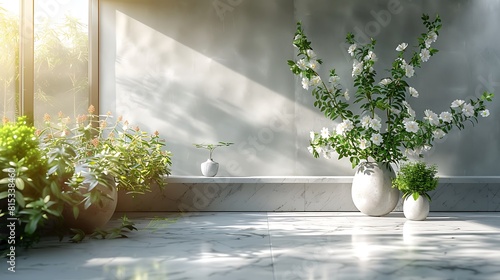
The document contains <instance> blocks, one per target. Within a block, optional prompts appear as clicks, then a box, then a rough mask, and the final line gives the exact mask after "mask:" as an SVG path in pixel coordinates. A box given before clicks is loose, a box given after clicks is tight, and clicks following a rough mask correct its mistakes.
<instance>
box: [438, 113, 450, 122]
mask: <svg viewBox="0 0 500 280" xmlns="http://www.w3.org/2000/svg"><path fill="white" fill-rule="evenodd" d="M452 117H453V115H452V114H451V113H450V112H442V113H441V114H439V118H440V119H441V120H442V121H443V122H445V123H450V122H451V120H452Z"/></svg>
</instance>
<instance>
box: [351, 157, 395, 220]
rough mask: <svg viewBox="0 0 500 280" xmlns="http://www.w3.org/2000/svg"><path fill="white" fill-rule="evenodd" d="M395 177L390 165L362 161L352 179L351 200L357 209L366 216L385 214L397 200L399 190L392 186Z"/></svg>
mask: <svg viewBox="0 0 500 280" xmlns="http://www.w3.org/2000/svg"><path fill="white" fill-rule="evenodd" d="M394 177H396V174H395V173H394V170H393V169H392V167H391V166H390V165H387V164H384V163H375V162H362V163H360V164H359V165H358V167H357V168H356V173H355V175H354V179H353V181H352V190H351V194H352V201H353V202H354V205H355V206H356V208H358V210H359V211H360V212H361V213H363V214H365V215H368V216H385V215H387V214H389V213H390V212H391V211H392V210H394V208H396V205H397V204H398V201H399V190H398V189H396V188H393V187H392V178H394Z"/></svg>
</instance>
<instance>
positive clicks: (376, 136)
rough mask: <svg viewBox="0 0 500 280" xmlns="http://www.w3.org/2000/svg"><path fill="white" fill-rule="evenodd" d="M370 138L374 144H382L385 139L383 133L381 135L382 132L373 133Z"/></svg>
mask: <svg viewBox="0 0 500 280" xmlns="http://www.w3.org/2000/svg"><path fill="white" fill-rule="evenodd" d="M370 140H371V141H372V143H373V144H375V145H377V146H380V144H382V142H384V139H382V135H380V133H375V134H373V135H372V137H371V138H370Z"/></svg>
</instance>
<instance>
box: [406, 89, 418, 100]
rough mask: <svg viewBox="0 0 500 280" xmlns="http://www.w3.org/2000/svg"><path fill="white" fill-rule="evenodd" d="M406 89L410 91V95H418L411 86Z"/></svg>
mask: <svg viewBox="0 0 500 280" xmlns="http://www.w3.org/2000/svg"><path fill="white" fill-rule="evenodd" d="M408 90H409V91H410V95H411V96H413V97H415V98H417V97H418V91H417V90H416V89H414V88H412V87H409V88H408Z"/></svg>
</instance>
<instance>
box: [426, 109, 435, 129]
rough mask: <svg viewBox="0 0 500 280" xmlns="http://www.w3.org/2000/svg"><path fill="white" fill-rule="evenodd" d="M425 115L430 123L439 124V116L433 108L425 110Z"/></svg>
mask: <svg viewBox="0 0 500 280" xmlns="http://www.w3.org/2000/svg"><path fill="white" fill-rule="evenodd" d="M424 113H425V117H424V119H426V120H427V121H429V123H430V124H432V125H439V117H438V115H437V114H436V113H434V112H432V111H431V110H425V112H424Z"/></svg>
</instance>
